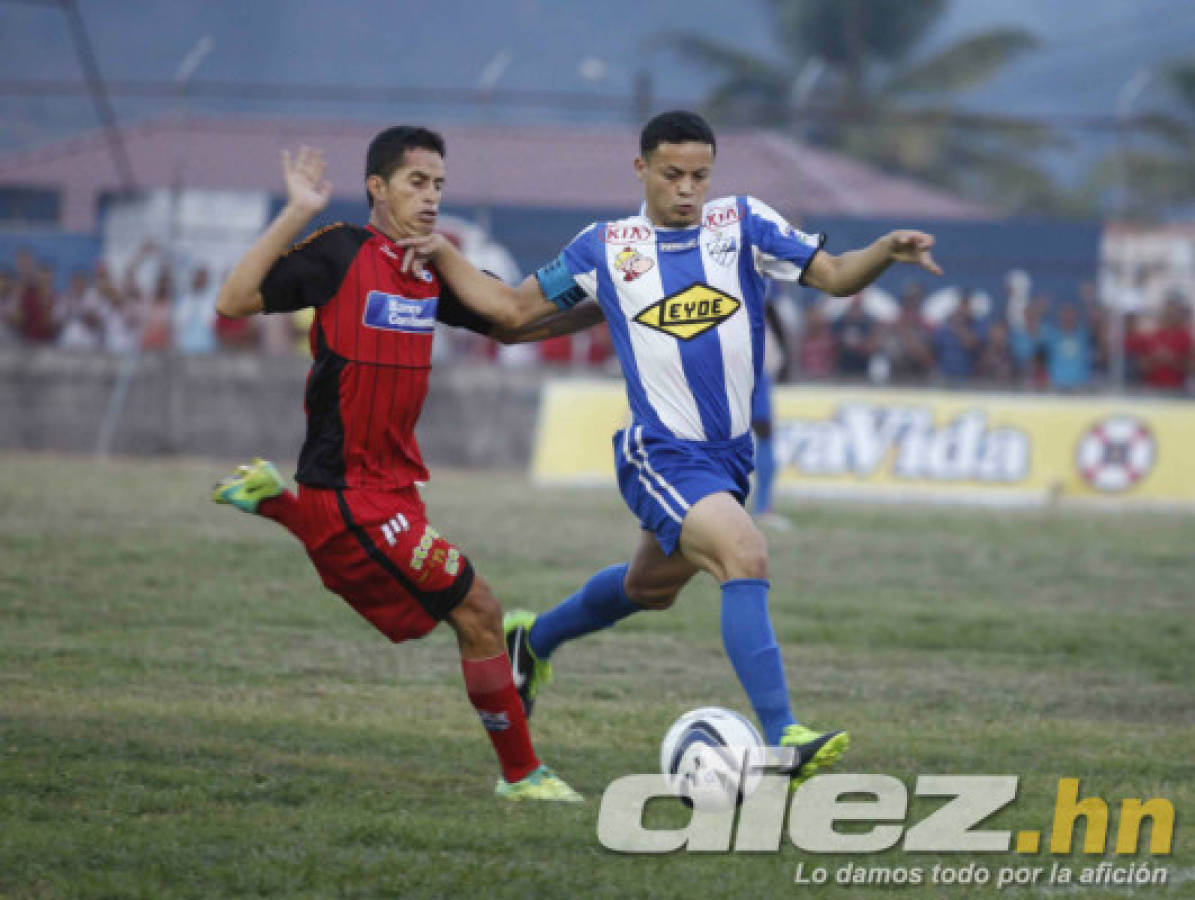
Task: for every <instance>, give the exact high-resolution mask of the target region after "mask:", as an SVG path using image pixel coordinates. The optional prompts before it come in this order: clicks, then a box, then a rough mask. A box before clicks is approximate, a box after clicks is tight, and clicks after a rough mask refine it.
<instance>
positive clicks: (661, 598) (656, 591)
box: [623, 569, 684, 610]
mask: <svg viewBox="0 0 1195 900" xmlns="http://www.w3.org/2000/svg"><path fill="white" fill-rule="evenodd" d="M682 587H684V584H683V583H681V584H679V585H677V584H672V583H670V582H664V583H661V582H660V580H659V579H655V580H653V579H650V578H643V577H641V576H637V575H636V573H635V571H634V570H633V569H632V570H631V571H630V572H628V573H627V579H626V581H625V582H624V583H623V590H625V591H626V595H627V599H628V600H630V601H631V602H632V603H634V604H635V605H637V606H642V607H643V608H644V609H651V610H658V609H667V608H668V607H670V606H671V605H672V604H673V603H675V602H676V598H677V595H678V594H680V589H681V588H682Z"/></svg>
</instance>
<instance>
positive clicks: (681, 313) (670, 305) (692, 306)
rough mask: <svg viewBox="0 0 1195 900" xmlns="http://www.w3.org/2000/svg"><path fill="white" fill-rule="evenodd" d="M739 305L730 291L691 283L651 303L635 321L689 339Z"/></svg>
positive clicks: (731, 312)
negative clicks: (725, 291)
mask: <svg viewBox="0 0 1195 900" xmlns="http://www.w3.org/2000/svg"><path fill="white" fill-rule="evenodd" d="M740 306H742V303H740V302H739V301H738V300H736V299H735V298H734V297H732V296H730V295H729V294H724V293H722V291H720V290H718V289H717V288H713V287H710V286H709V285H708V284H694V285H690V286H689V287H687V288H685V289H684V290H683V291H677V292H676V293H675V294H672V295H670V296H668V297H665V298H664V299H663V300H660V301H659V302H658V303H653V304H652V305H651V306H649V307H647V309H645V310H643V311H642V312H641V313H639V315H637V316H635V321H636V322H638V323H639V324H640V325H646V326H647V327H648V328H652V329H654V330H656V331H662V332H664V334H670V335H672V336H673V337H674V338H680V339H681V340H682V341H691V340H692V339H693V338H695V337H697V336H698V335H701V334H705V333H706V332H707V331H709V330H710V329H711V328H717V327H718V326H719V325H721V324H722V323H723V322H725V321H726V320H727V319H729V318H730V317H731V316H733V315H734V314H735V313H736V312H738V310H739V307H740Z"/></svg>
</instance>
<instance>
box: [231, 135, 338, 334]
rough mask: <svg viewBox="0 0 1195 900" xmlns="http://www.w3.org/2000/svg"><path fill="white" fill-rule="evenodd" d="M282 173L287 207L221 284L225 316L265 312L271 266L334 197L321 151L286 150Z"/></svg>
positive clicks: (233, 316) (309, 148) (283, 208)
mask: <svg viewBox="0 0 1195 900" xmlns="http://www.w3.org/2000/svg"><path fill="white" fill-rule="evenodd" d="M282 175H283V178H284V179H285V181H286V206H284V207H282V209H281V211H280V212H279V213H278V215H277V216H276V217H275V218H274V221H273V222H271V223H270V227H269V228H267V229H266V230H265V231H264V232H263V233H262V235H261V237H259V238H258V239H257V240H256V241H254V243H253V246H252V247H250V248H249V249H248V250H247V251H246V252H245V255H244V256H242V257H241V258H240V260H239V261H238V262H237V264H236V265H235V266H233V269H232V271H231V272H230V273H229V275H228V278H227V279H226V280H225V282H224V284H222V285H221V286H220V295H219V297H217V299H216V309H217V311H219V312H220V314H221V315H225V316H231V317H232V318H243V317H244V316H251V315H253V314H254V313H259V312H261V311H262V308H263V304H262V299H261V283H262V282H263V281H264V280H265V277H266V274H267V273H268V272H269V271H270V267H271V266H272V265H274V263H275V262H277V260H278V257H280V256H281V255H282V254H283V253H285V252H286V249H287V248H288V247H289V246H290V245H291V244H293V243H294V242H295V238H297V237H298V236H299V235H300V234H301V233H302V231H303V229H304V228H305V227H307V223H308V222H310V221H311V218H312V216H314V215H315V214H316V213H318V212H319V211H320V210H322V209H323V208H324V207H325V206H327V205H328V199H329V198H330V197H331V196H332V185H331V183H330V182H328V181H326V180H325V179H324V155H323V153H322V152H320V151H319V150H316V149H313V148H311V147H300V148H299V152H298V153H296V154H295V156H294V158H293V159H292V158H291V155H290V152H289V151H288V150H283V151H282Z"/></svg>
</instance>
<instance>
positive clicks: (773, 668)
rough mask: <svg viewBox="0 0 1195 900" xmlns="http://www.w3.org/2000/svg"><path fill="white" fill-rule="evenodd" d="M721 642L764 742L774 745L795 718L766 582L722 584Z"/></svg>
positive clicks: (760, 580) (758, 580) (741, 581)
mask: <svg viewBox="0 0 1195 900" xmlns="http://www.w3.org/2000/svg"><path fill="white" fill-rule="evenodd" d="M722 643H723V645H724V646H725V647H726V655H727V656H729V657H730V662H731V665H733V666H734V671H735V674H737V675H738V676H739V682H740V683H741V684H742V685H743V690H745V691H746V692H747V696H748V697H749V698H750V700H751V706H752V707H754V708H755V715H757V716H758V717H759V721H760V724H761V725H763V731H764V739H765V740H766V742H767V745H768V746H769V747H777V746H779V745H780V738H781V736H782V735H783V734H784V729H785V728H787V727H788V726H789V725H792V724H794V723H796V721H797V720H796V719H795V718H794V717H793V713H792V708H791V707H790V705H789V699H788V685H787V684H786V683H785V680H784V664H783V663H782V662H781V660H780V648H779V647H777V646H776V635H775V634H774V633H773V632H772V622H771V620H770V619H769V618H768V583H767V582H766V581H764V580H763V579H762V578H736V579H734V580H733V581H727V582H726V583H724V584H723V585H722Z"/></svg>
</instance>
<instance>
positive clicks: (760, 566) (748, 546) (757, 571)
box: [724, 537, 768, 580]
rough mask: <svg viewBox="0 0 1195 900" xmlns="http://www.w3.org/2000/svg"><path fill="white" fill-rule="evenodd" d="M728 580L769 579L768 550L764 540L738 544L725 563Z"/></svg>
mask: <svg viewBox="0 0 1195 900" xmlns="http://www.w3.org/2000/svg"><path fill="white" fill-rule="evenodd" d="M724 570H725V575H726V578H725V579H724V580H731V579H735V578H765V579H766V578H767V577H768V548H767V545H766V544H765V543H764V541H763V538H762V537H759V538H757V539H756V538H752V539H746V540H742V541H738V542H736V544H735V545H734V547H733V549H732V551H731V553H730V558H729V559H727V560H726V561H725V563H724Z"/></svg>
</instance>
